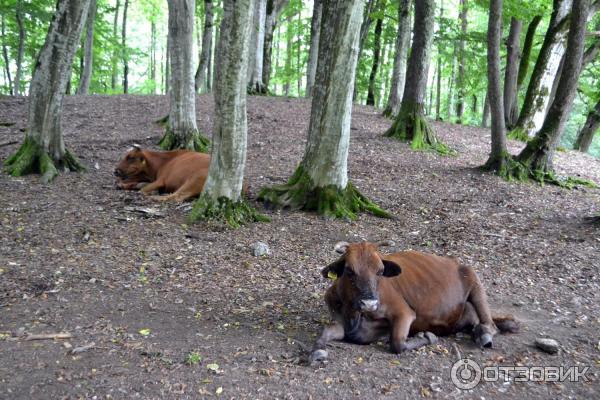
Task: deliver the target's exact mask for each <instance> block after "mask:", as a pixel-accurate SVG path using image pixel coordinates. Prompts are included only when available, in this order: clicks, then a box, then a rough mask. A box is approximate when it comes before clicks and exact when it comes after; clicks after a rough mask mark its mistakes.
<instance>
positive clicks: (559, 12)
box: [509, 0, 573, 140]
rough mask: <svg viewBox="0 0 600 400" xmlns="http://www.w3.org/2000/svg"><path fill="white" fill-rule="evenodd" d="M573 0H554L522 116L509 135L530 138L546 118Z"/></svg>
mask: <svg viewBox="0 0 600 400" xmlns="http://www.w3.org/2000/svg"><path fill="white" fill-rule="evenodd" d="M572 3H573V0H554V5H553V10H552V16H551V18H550V24H549V26H548V30H547V32H546V36H545V37H544V42H543V44H542V47H541V49H540V53H539V55H538V58H537V60H536V63H535V67H534V69H533V73H532V75H531V78H530V80H529V86H528V87H527V93H526V95H525V100H524V102H523V107H522V108H521V113H520V114H519V119H518V121H517V124H516V126H515V127H514V128H513V129H512V130H511V131H510V133H509V137H510V138H513V139H521V140H527V139H528V138H529V137H530V136H532V135H534V134H535V133H536V132H537V131H538V130H539V128H540V127H541V124H542V123H543V121H544V116H545V115H546V108H547V105H548V102H549V101H550V90H551V88H552V83H553V82H554V78H555V76H556V73H557V71H558V68H559V65H560V61H561V59H562V56H563V54H564V51H565V41H566V36H567V32H568V30H569V13H570V10H571V5H572Z"/></svg>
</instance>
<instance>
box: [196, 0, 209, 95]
mask: <svg viewBox="0 0 600 400" xmlns="http://www.w3.org/2000/svg"><path fill="white" fill-rule="evenodd" d="M212 31H213V2H212V0H204V29H203V31H202V50H201V52H200V63H199V64H198V69H197V70H196V76H195V79H194V82H195V83H194V88H195V89H196V91H200V93H206V92H207V91H208V88H209V84H208V79H207V74H208V71H209V65H210V57H211V53H212V35H213V32H212Z"/></svg>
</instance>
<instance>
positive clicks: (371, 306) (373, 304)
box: [360, 299, 379, 311]
mask: <svg viewBox="0 0 600 400" xmlns="http://www.w3.org/2000/svg"><path fill="white" fill-rule="evenodd" d="M360 305H361V308H362V309H363V310H365V311H375V310H377V308H378V307H379V300H373V299H371V300H361V301H360Z"/></svg>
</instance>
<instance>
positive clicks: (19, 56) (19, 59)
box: [13, 0, 25, 96]
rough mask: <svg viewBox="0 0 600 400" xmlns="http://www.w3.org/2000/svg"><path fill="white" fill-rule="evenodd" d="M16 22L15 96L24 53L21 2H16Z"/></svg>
mask: <svg viewBox="0 0 600 400" xmlns="http://www.w3.org/2000/svg"><path fill="white" fill-rule="evenodd" d="M16 8H17V10H16V11H17V12H16V20H17V27H18V29H19V45H18V50H17V72H16V74H15V81H14V85H15V88H14V90H13V93H14V95H15V96H18V95H20V94H21V75H22V73H23V53H24V52H25V27H24V26H23V0H17V4H16Z"/></svg>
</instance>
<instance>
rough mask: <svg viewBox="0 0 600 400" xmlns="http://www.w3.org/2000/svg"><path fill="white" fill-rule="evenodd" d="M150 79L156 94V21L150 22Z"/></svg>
mask: <svg viewBox="0 0 600 400" xmlns="http://www.w3.org/2000/svg"><path fill="white" fill-rule="evenodd" d="M150 79H151V80H152V83H153V85H152V94H156V86H157V84H156V22H155V21H154V20H152V21H151V24H150Z"/></svg>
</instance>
